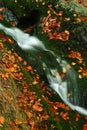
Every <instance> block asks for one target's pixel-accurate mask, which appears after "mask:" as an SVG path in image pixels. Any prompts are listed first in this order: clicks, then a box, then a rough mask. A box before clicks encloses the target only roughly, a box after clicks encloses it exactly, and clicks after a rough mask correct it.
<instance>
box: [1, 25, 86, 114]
mask: <svg viewBox="0 0 87 130" xmlns="http://www.w3.org/2000/svg"><path fill="white" fill-rule="evenodd" d="M0 30H2V31H4V33H6V34H7V35H9V36H11V37H12V38H13V39H14V40H15V41H16V43H17V44H18V46H19V47H20V48H21V49H22V50H23V51H25V52H26V51H27V52H29V53H31V54H32V60H31V62H33V64H34V63H35V62H38V63H39V65H40V67H41V68H42V69H41V70H42V73H43V72H44V73H45V75H46V78H47V80H48V82H49V86H50V87H51V88H52V89H53V90H54V91H55V92H56V93H58V95H59V96H60V97H61V99H62V100H63V101H64V102H65V103H66V104H67V105H69V106H70V108H71V109H73V110H76V111H78V112H79V113H81V114H83V115H87V106H86V103H83V104H85V105H84V106H83V105H82V102H85V101H84V100H82V99H81V98H83V97H81V96H80V93H79V87H78V83H77V75H76V72H75V70H74V69H73V68H72V67H71V66H70V65H69V64H68V63H67V62H66V61H65V60H64V59H62V58H61V57H60V56H58V55H56V54H54V53H53V52H52V51H51V50H48V49H47V48H46V47H45V46H44V44H43V42H42V41H40V40H39V39H38V38H37V37H35V36H30V35H29V34H27V33H24V32H23V31H21V30H20V29H18V28H16V27H11V28H8V27H5V26H4V25H2V24H0ZM39 57H40V58H39ZM35 64H36V63H35ZM81 101H82V102H81Z"/></svg>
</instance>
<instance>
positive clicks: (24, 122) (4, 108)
mask: <svg viewBox="0 0 87 130" xmlns="http://www.w3.org/2000/svg"><path fill="white" fill-rule="evenodd" d="M1 11H2V9H1ZM47 13H48V15H47V17H44V18H43V19H42V24H41V27H42V29H43V33H46V34H47V35H48V37H49V39H50V40H52V39H56V40H62V41H64V42H65V41H67V40H68V39H69V36H70V32H69V31H68V30H64V31H62V32H61V33H58V31H59V29H60V27H61V21H62V13H63V12H62V11H60V12H59V13H56V12H54V10H53V9H52V6H49V10H48V12H47ZM52 13H53V15H54V17H53V18H52V17H51V14H52ZM57 17H59V22H57ZM0 20H1V21H3V20H4V18H3V16H2V15H0ZM65 20H66V21H67V20H70V19H67V18H65ZM78 20H81V19H80V18H79V19H77V21H78ZM82 20H83V19H82ZM12 25H13V23H12ZM7 44H10V45H13V44H15V42H14V41H13V40H12V39H11V38H10V37H8V36H5V34H4V33H2V32H0V130H7V129H8V130H53V129H54V130H62V128H61V125H67V126H70V130H72V129H74V128H75V129H76V127H77V128H78V126H79V123H80V122H81V119H85V120H87V117H84V116H82V115H80V114H79V113H77V112H73V111H72V110H71V109H70V108H69V106H67V105H65V104H64V103H62V102H59V101H58V100H57V101H52V100H51V98H52V97H53V95H55V93H54V92H52V91H49V90H48V89H47V86H46V85H45V84H44V83H43V82H41V81H40V77H39V75H38V74H37V72H36V71H35V70H33V68H32V66H30V65H29V64H28V63H27V62H26V61H25V60H24V59H23V58H22V57H21V56H20V55H18V54H17V52H15V51H14V49H9V48H7V47H6V45H7ZM68 58H70V59H75V60H76V62H72V63H71V65H73V66H75V65H76V64H80V65H81V67H80V69H78V73H79V74H78V77H79V78H80V79H81V78H82V77H83V76H85V77H86V76H87V70H86V69H85V67H84V66H85V65H84V64H85V63H84V62H83V57H82V55H81V53H80V52H78V51H74V50H71V49H69V54H68ZM57 96H58V95H57ZM61 122H62V124H61ZM74 122H75V124H74ZM64 123H65V124H64ZM72 124H74V126H72ZM81 129H82V130H86V129H87V124H86V123H83V125H82V128H81Z"/></svg>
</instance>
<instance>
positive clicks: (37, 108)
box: [33, 100, 43, 112]
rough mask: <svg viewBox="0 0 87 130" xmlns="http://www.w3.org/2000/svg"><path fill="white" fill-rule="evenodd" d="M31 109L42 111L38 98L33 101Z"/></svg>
mask: <svg viewBox="0 0 87 130" xmlns="http://www.w3.org/2000/svg"><path fill="white" fill-rule="evenodd" d="M33 109H34V110H36V111H39V112H41V111H43V108H42V107H41V104H40V101H39V100H38V101H36V102H35V104H34V105H33Z"/></svg>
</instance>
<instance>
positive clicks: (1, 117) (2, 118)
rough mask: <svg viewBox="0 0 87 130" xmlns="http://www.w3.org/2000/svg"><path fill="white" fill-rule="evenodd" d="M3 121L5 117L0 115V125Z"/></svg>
mask: <svg viewBox="0 0 87 130" xmlns="http://www.w3.org/2000/svg"><path fill="white" fill-rule="evenodd" d="M4 122H5V118H4V117H3V116H0V125H3V124H4Z"/></svg>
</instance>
